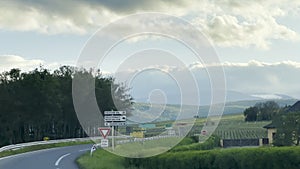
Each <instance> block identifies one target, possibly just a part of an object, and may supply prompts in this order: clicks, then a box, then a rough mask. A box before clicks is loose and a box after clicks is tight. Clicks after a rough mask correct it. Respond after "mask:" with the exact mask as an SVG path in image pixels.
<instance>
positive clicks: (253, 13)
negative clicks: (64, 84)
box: [0, 0, 300, 98]
mask: <svg viewBox="0 0 300 169" xmlns="http://www.w3.org/2000/svg"><path fill="white" fill-rule="evenodd" d="M144 12H158V13H164V14H167V15H171V16H176V17H179V18H181V19H184V20H185V21H187V22H189V23H190V24H191V25H193V26H194V27H195V28H197V29H198V30H199V31H201V32H202V33H203V34H204V35H205V37H207V39H208V41H209V42H211V44H212V46H213V48H214V50H215V52H216V54H217V55H218V58H219V60H220V63H218V64H216V65H214V66H222V67H223V69H224V71H225V77H226V87H227V89H228V90H232V91H238V92H242V93H250V94H253V93H272V94H274V93H280V94H287V95H290V96H293V97H295V98H300V87H299V86H300V78H297V77H298V76H299V74H300V57H299V54H300V24H299V18H300V1H299V0H264V1H262V0H253V1H244V0H201V1H200V0H190V1H186V0H158V1H148V0H120V1H117V0H110V1H104V0H86V1H84V0H65V1H60V0H52V1H46V0H2V1H0V72H2V71H7V70H9V69H11V68H20V69H22V70H23V71H30V70H32V69H34V68H36V67H38V66H39V65H41V64H42V65H44V66H45V67H46V68H49V69H52V70H53V69H55V68H58V67H59V66H62V65H76V64H77V61H78V58H79V56H80V54H81V52H82V51H83V50H84V47H85V45H86V44H87V42H88V40H90V39H91V37H92V36H93V35H94V34H95V32H96V31H97V30H99V29H101V28H103V27H105V26H107V25H108V24H109V23H111V22H115V21H117V20H118V19H120V18H123V17H125V16H128V15H131V14H138V13H144ZM149 23H151V21H145V22H143V23H138V24H137V25H136V26H137V27H138V26H141V24H145V25H147V24H149ZM130 24H132V25H134V24H136V23H135V22H134V21H132V22H130ZM142 26H143V25H142ZM114 31H115V32H119V31H120V32H122V31H123V30H121V29H120V30H113V31H112V32H114ZM187 31H188V30H187ZM145 39H146V40H145ZM146 42H147V43H146ZM124 44H125V45H124ZM124 44H123V45H124V46H122V44H121V45H120V46H119V48H116V49H115V51H112V53H111V54H110V55H111V56H110V57H109V56H107V58H108V59H106V60H104V61H103V62H102V64H100V65H99V67H100V69H101V70H102V71H103V72H104V73H107V74H109V73H112V72H113V71H115V69H117V68H118V67H117V66H116V64H121V62H120V60H122V58H121V56H120V55H122V54H124V51H125V53H126V52H127V53H128V54H127V55H129V54H130V53H131V54H132V51H137V50H138V48H142V49H144V48H147V47H148V48H151V47H152V48H154V47H155V46H156V47H157V48H158V47H159V48H164V49H167V50H168V51H173V52H174V53H175V54H177V55H180V57H181V58H182V59H183V60H184V62H185V64H186V66H187V67H188V69H189V70H191V71H192V72H194V74H195V75H196V76H197V75H198V76H200V75H199V74H203V72H205V67H203V64H201V63H198V62H196V61H195V59H194V60H192V59H188V58H189V57H190V56H187V55H189V54H187V53H188V52H186V49H183V48H182V47H180V45H178V44H176V42H174V41H170V40H169V39H164V38H162V37H160V38H157V37H156V38H155V37H154V38H153V37H150V38H149V37H148V39H147V37H144V38H141V39H139V38H136V39H134V38H133V39H129V40H127V41H126V42H124ZM151 45H152V46H151ZM153 46H154V47H153ZM118 49H119V50H118ZM158 55H161V57H163V55H164V53H163V52H161V53H159V54H158ZM116 56H119V57H120V58H118V57H116ZM137 56H138V54H137V55H136V56H135V57H137ZM147 59H148V60H147ZM150 60H151V56H149V57H148V58H146V59H145V60H144V62H148V61H150ZM169 66H170V65H169ZM206 66H208V65H206ZM180 71H181V69H180V68H174V67H171V68H170V67H169V68H168V69H167V71H166V72H168V73H170V72H173V73H175V74H176V73H179V72H180ZM197 72H198V74H197ZM199 72H200V73H199ZM201 72H202V73H201ZM150 74H151V73H150ZM204 74H205V73H204ZM145 76H146V77H147V78H148V79H149V78H150V79H151V78H153V77H151V76H150V75H149V74H147V75H145ZM203 76H208V75H203ZM156 77H160V76H157V75H156ZM136 79H143V78H136ZM165 79H168V78H165ZM196 79H197V81H198V82H199V83H200V84H204V83H205V84H206V82H205V80H203V79H206V80H207V78H201V77H199V78H196ZM158 80H159V79H158ZM168 83H169V81H168V80H166V82H165V84H168ZM133 84H139V83H138V82H133ZM139 86H140V88H141V87H142V86H143V85H141V84H140V85H139ZM147 90H148V89H147ZM176 90H177V89H176ZM136 91H140V89H137V90H136ZM145 91H146V89H145V90H144V92H145ZM141 93H143V92H141ZM139 97H142V96H139Z"/></svg>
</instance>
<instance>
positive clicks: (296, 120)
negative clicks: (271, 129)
mask: <svg viewBox="0 0 300 169" xmlns="http://www.w3.org/2000/svg"><path fill="white" fill-rule="evenodd" d="M273 123H274V125H275V126H276V128H277V132H276V135H275V138H274V145H277V146H290V145H299V142H300V112H285V113H281V114H280V115H278V116H277V117H276V118H275V119H274V120H273Z"/></svg>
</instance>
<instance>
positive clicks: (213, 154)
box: [125, 147, 300, 169]
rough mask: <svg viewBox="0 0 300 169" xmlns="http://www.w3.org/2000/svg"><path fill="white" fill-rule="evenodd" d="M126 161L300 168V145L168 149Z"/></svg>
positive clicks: (166, 167)
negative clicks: (147, 156)
mask: <svg viewBox="0 0 300 169" xmlns="http://www.w3.org/2000/svg"><path fill="white" fill-rule="evenodd" d="M125 164H126V166H127V167H135V168H140V169H299V168H300V147H269V148H235V149H215V150H209V151H183V152H168V153H164V154H162V155H159V156H155V157H151V158H146V159H126V160H125Z"/></svg>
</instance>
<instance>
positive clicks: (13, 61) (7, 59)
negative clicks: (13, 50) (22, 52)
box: [0, 55, 44, 72]
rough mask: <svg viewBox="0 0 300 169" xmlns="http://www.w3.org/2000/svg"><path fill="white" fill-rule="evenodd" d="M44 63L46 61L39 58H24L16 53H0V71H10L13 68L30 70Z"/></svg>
mask: <svg viewBox="0 0 300 169" xmlns="http://www.w3.org/2000/svg"><path fill="white" fill-rule="evenodd" d="M42 64H44V61H42V60H38V59H24V58H23V57H21V56H16V55H0V72H3V71H8V70H10V69H12V68H20V69H21V70H22V71H29V70H32V69H33V68H36V67H38V66H40V65H42Z"/></svg>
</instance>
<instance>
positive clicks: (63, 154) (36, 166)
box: [0, 145, 92, 169]
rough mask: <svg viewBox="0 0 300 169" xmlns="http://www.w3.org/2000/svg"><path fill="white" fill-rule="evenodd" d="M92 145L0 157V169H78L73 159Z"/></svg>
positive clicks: (88, 149)
mask: <svg viewBox="0 0 300 169" xmlns="http://www.w3.org/2000/svg"><path fill="white" fill-rule="evenodd" d="M91 147H92V145H77V146H69V147H60V148H52V149H46V150H39V151H34V152H28V153H24V154H18V155H14V156H9V157H4V158H0V169H78V167H77V165H76V163H75V160H76V159H77V158H78V157H79V156H80V155H82V154H83V153H85V152H87V151H90V148H91Z"/></svg>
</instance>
